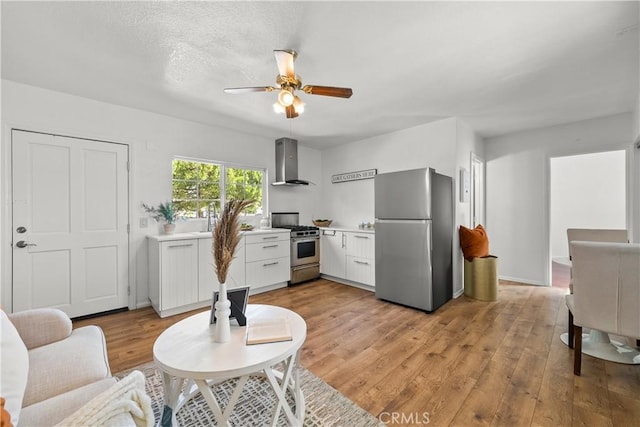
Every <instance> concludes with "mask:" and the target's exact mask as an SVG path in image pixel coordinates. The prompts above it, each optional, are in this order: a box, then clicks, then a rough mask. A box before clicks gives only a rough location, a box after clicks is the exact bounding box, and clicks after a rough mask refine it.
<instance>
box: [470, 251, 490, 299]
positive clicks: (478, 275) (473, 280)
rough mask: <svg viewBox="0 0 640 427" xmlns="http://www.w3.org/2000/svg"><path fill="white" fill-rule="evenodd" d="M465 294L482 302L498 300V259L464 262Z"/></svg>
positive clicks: (486, 258)
mask: <svg viewBox="0 0 640 427" xmlns="http://www.w3.org/2000/svg"><path fill="white" fill-rule="evenodd" d="M464 294H465V295H466V296H468V297H469V298H473V299H477V300H480V301H496V300H497V299H498V257H496V256H493V255H489V256H486V257H481V258H474V259H473V260H472V261H467V260H466V259H465V260H464Z"/></svg>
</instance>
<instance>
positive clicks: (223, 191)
mask: <svg viewBox="0 0 640 427" xmlns="http://www.w3.org/2000/svg"><path fill="white" fill-rule="evenodd" d="M172 168H173V203H174V204H175V205H176V207H177V210H178V212H179V214H180V216H181V217H183V218H207V217H208V215H209V212H211V213H213V210H214V208H215V211H216V212H218V213H219V212H220V211H221V208H222V207H223V206H224V203H225V202H226V201H227V200H233V199H250V200H255V201H256V202H255V203H254V204H253V205H252V206H250V207H249V208H248V209H247V210H246V211H245V215H256V214H262V208H263V180H264V170H263V169H244V168H236V167H230V166H226V165H225V164H222V163H207V162H197V161H190V160H183V159H175V160H174V161H173V165H172ZM223 177H224V178H225V179H222V178H223Z"/></svg>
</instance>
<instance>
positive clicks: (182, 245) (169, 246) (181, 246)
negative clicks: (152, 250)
mask: <svg viewBox="0 0 640 427" xmlns="http://www.w3.org/2000/svg"><path fill="white" fill-rule="evenodd" d="M185 246H193V243H183V244H181V245H168V246H167V247H168V248H183V247H185Z"/></svg>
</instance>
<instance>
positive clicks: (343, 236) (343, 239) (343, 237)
mask: <svg viewBox="0 0 640 427" xmlns="http://www.w3.org/2000/svg"><path fill="white" fill-rule="evenodd" d="M345 237H347V235H346V234H344V233H343V234H342V247H343V248H344V246H345V244H344V241H345Z"/></svg>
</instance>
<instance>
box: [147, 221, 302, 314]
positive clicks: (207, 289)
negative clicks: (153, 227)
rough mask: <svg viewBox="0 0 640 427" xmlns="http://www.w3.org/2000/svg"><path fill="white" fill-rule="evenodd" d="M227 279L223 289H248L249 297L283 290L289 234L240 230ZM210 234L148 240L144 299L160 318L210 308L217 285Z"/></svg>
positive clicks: (276, 231) (286, 268)
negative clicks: (147, 264) (147, 284)
mask: <svg viewBox="0 0 640 427" xmlns="http://www.w3.org/2000/svg"><path fill="white" fill-rule="evenodd" d="M241 234H242V237H241V239H240V243H239V245H238V248H237V250H236V256H235V259H234V260H233V261H232V263H231V267H230V268H229V273H228V275H227V286H228V289H233V288H239V287H242V286H249V293H250V294H255V293H259V292H264V291H268V290H271V289H276V288H278V287H285V286H287V281H288V280H289V273H290V269H289V267H290V266H289V262H290V261H289V260H290V258H289V257H290V252H289V248H290V245H289V231H288V230H275V229H273V230H256V231H247V232H242V233H241ZM212 242H213V239H212V235H211V233H206V232H193V233H176V234H169V235H160V236H148V237H147V246H148V255H149V299H150V300H151V305H152V306H153V308H154V309H155V310H156V312H157V313H158V315H160V317H167V316H172V315H174V314H178V313H183V312H186V311H189V310H194V309H197V308H202V307H206V306H208V305H211V300H212V297H213V292H214V291H215V290H217V289H218V286H219V282H218V278H217V276H216V274H215V269H214V263H213V253H212Z"/></svg>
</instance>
